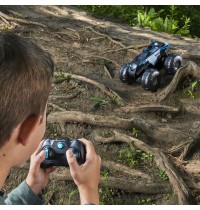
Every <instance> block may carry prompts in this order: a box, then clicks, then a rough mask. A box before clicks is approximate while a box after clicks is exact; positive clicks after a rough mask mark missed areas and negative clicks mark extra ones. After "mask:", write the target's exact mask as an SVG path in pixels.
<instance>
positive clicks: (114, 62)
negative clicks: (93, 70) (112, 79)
mask: <svg viewBox="0 0 200 210" xmlns="http://www.w3.org/2000/svg"><path fill="white" fill-rule="evenodd" d="M85 58H86V59H88V58H89V59H96V58H97V59H100V60H105V61H108V62H111V63H113V64H114V65H115V66H116V67H117V68H119V67H120V66H121V65H120V64H118V63H117V62H116V61H114V60H112V59H110V58H107V57H104V56H99V55H89V56H87V57H85Z"/></svg>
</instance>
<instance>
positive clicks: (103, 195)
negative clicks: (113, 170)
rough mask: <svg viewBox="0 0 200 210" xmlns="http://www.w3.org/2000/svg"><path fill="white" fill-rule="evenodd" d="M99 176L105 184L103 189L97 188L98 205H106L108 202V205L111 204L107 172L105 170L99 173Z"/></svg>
mask: <svg viewBox="0 0 200 210" xmlns="http://www.w3.org/2000/svg"><path fill="white" fill-rule="evenodd" d="M101 175H102V178H103V180H104V181H105V183H106V186H105V187H104V188H102V187H100V188H99V194H100V204H103V205H104V204H106V202H107V201H109V203H110V202H111V203H113V202H114V201H113V198H112V195H111V191H112V190H111V189H110V187H109V180H108V178H109V172H108V171H106V170H103V171H102V172H101Z"/></svg>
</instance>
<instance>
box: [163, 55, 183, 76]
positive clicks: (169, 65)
mask: <svg viewBox="0 0 200 210" xmlns="http://www.w3.org/2000/svg"><path fill="white" fill-rule="evenodd" d="M182 62H183V59H182V58H181V56H180V55H178V54H175V53H172V54H170V55H168V56H167V58H166V59H165V63H164V69H165V72H166V73H167V74H175V73H176V72H177V70H178V69H179V68H180V67H181V65H182Z"/></svg>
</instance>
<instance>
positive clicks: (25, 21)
mask: <svg viewBox="0 0 200 210" xmlns="http://www.w3.org/2000/svg"><path fill="white" fill-rule="evenodd" d="M0 16H1V17H3V18H4V19H6V20H8V21H13V22H18V23H21V24H28V25H36V26H41V27H45V28H46V27H47V26H46V25H44V24H42V23H38V22H33V21H27V20H23V19H19V18H13V17H10V16H8V15H6V14H4V13H2V12H0Z"/></svg>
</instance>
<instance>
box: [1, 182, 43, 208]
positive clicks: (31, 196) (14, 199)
mask: <svg viewBox="0 0 200 210" xmlns="http://www.w3.org/2000/svg"><path fill="white" fill-rule="evenodd" d="M42 204H44V200H43V198H42V195H41V194H39V195H38V196H37V195H36V194H35V193H34V192H33V191H32V190H31V188H30V187H29V186H28V185H27V184H26V181H23V182H22V183H21V184H20V185H19V186H18V187H17V188H15V189H14V190H12V191H11V192H10V193H9V194H8V195H7V196H3V197H2V196H0V205H42Z"/></svg>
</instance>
